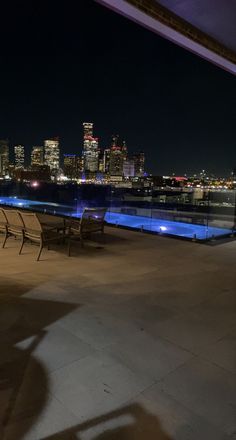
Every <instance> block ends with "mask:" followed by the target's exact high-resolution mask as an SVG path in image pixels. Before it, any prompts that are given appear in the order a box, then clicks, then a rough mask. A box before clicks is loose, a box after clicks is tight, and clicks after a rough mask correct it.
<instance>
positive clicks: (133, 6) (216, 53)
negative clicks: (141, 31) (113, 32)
mask: <svg viewBox="0 0 236 440" xmlns="http://www.w3.org/2000/svg"><path fill="white" fill-rule="evenodd" d="M96 1H98V2H99V3H101V4H103V5H105V6H107V7H109V8H110V9H112V10H114V11H116V12H118V13H120V14H122V15H124V16H125V17H127V18H129V19H131V20H133V21H135V22H136V23H139V24H141V25H142V26H144V27H146V28H147V29H149V30H151V31H153V32H156V33H157V34H159V35H161V36H162V37H164V38H167V39H168V40H170V41H172V42H173V43H175V44H178V45H179V46H181V47H183V48H185V49H187V50H189V51H191V52H193V53H195V54H196V55H199V56H200V57H202V58H204V59H206V60H208V61H210V62H212V63H214V64H215V65H217V66H219V67H221V68H223V69H225V70H227V71H228V72H230V73H232V74H234V75H236V53H235V52H234V51H233V50H232V49H231V48H228V47H227V46H225V45H223V44H222V43H221V42H220V41H219V40H218V39H216V38H212V36H211V35H210V32H209V33H208V32H206V31H205V32H203V31H202V30H201V29H200V28H199V27H196V26H193V25H192V24H191V23H190V22H189V21H186V20H184V19H183V18H182V16H181V15H176V14H175V13H173V11H171V10H170V9H168V8H166V7H165V6H163V4H162V5H161V4H160V3H158V2H157V1H156V0H96ZM162 3H165V2H162Z"/></svg>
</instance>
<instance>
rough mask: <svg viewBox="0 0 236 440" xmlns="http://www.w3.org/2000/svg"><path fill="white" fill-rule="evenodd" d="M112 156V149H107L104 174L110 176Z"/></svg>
mask: <svg viewBox="0 0 236 440" xmlns="http://www.w3.org/2000/svg"><path fill="white" fill-rule="evenodd" d="M110 155H111V149H110V148H106V149H105V150H104V152H103V169H104V173H106V174H108V173H109V171H110Z"/></svg>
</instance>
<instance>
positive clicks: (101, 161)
mask: <svg viewBox="0 0 236 440" xmlns="http://www.w3.org/2000/svg"><path fill="white" fill-rule="evenodd" d="M98 171H99V172H100V173H104V151H103V150H102V149H101V148H99V149H98Z"/></svg>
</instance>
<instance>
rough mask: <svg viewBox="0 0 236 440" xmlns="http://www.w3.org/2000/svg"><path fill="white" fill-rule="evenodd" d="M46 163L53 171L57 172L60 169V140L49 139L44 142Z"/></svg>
mask: <svg viewBox="0 0 236 440" xmlns="http://www.w3.org/2000/svg"><path fill="white" fill-rule="evenodd" d="M44 162H45V165H48V166H49V167H50V170H51V171H53V170H54V171H56V170H58V169H59V167H60V148H59V138H58V137H56V138H52V139H47V140H45V141H44Z"/></svg>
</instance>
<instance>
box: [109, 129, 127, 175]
mask: <svg viewBox="0 0 236 440" xmlns="http://www.w3.org/2000/svg"><path fill="white" fill-rule="evenodd" d="M126 158H127V148H126V144H125V142H124V141H123V143H122V145H120V142H119V136H118V135H116V136H113V137H112V143H111V151H110V164H109V173H110V175H111V176H123V165H124V161H125V160H126Z"/></svg>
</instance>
